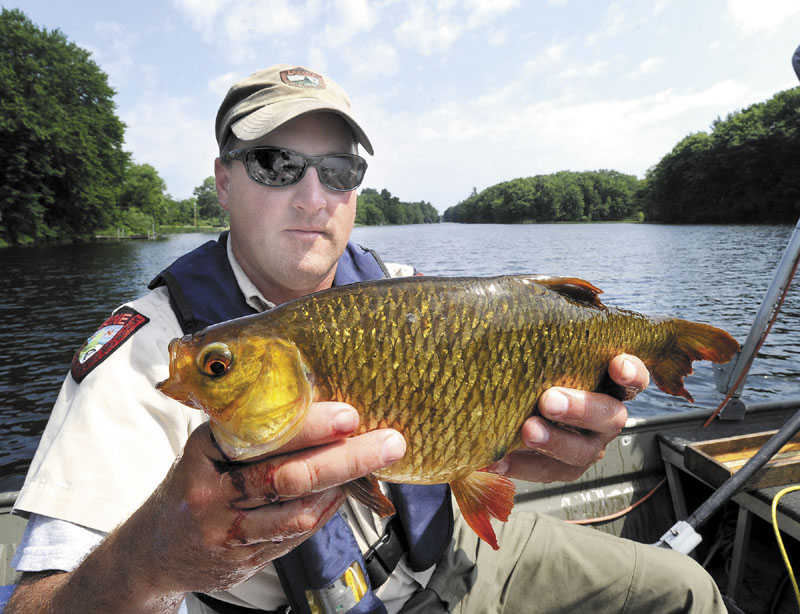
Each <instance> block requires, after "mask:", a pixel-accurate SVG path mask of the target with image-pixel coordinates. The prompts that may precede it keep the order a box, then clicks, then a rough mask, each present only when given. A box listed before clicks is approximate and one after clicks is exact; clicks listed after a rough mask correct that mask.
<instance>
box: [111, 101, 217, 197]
mask: <svg viewBox="0 0 800 614" xmlns="http://www.w3.org/2000/svg"><path fill="white" fill-rule="evenodd" d="M121 119H122V121H124V122H125V123H126V124H127V126H128V128H127V130H126V131H125V145H124V148H125V149H126V150H128V151H133V152H134V154H135V155H134V161H135V162H136V163H138V164H143V163H147V164H150V165H152V166H153V167H155V168H156V169H157V170H158V173H159V175H160V176H161V177H164V178H169V183H168V185H167V189H168V191H169V192H170V194H172V195H173V196H174V197H175V198H187V197H188V196H190V195H191V193H192V191H193V190H194V188H196V187H197V186H198V185H200V184H201V183H202V182H203V180H204V179H205V178H206V177H208V176H209V175H213V174H214V167H213V161H214V158H215V157H216V156H217V155H218V152H217V148H216V142H215V140H214V134H213V125H212V124H210V123H209V121H208V118H207V117H202V118H201V117H198V116H197V114H196V112H195V103H194V100H193V99H192V98H176V97H164V98H148V99H147V101H146V102H142V103H139V104H138V105H136V106H135V107H133V108H132V109H131V110H130V111H128V112H127V113H125V114H124V115H123V116H122V118H121Z"/></svg>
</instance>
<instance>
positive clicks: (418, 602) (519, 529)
mask: <svg viewBox="0 0 800 614" xmlns="http://www.w3.org/2000/svg"><path fill="white" fill-rule="evenodd" d="M493 526H494V528H495V531H496V532H497V537H498V541H499V543H500V550H497V551H494V550H492V548H491V547H490V546H488V545H486V544H485V543H483V542H481V541H480V540H479V539H478V537H477V536H476V535H475V533H474V532H473V531H472V529H470V528H469V527H468V526H467V525H466V523H465V522H464V521H463V519H462V518H461V515H460V514H457V515H456V525H455V532H454V535H453V547H452V548H451V549H450V550H449V552H448V553H447V554H446V555H445V557H444V559H443V560H442V561H441V562H440V563H439V565H438V566H437V568H436V571H435V572H434V574H433V576H432V577H431V580H430V582H429V583H428V588H427V589H426V590H424V591H421V592H419V593H417V594H416V595H415V596H414V597H413V598H412V599H410V600H409V602H408V603H407V604H406V605H405V606H404V607H403V610H402V612H403V613H404V614H415V613H422V612H425V613H431V612H452V613H453V614H493V613H497V614H500V613H503V614H512V613H513V614H516V613H519V614H523V613H524V614H552V613H555V612H564V613H567V612H569V613H570V614H575V613H581V612H587V613H604V612H626V613H629V614H634V613H640V612H642V613H645V614H667V613H673V612H674V613H677V612H694V613H697V614H700V613H702V614H714V613H719V614H724V613H725V612H726V611H727V610H726V608H725V606H724V604H723V602H722V597H721V595H720V593H719V590H718V589H717V586H716V584H714V581H713V580H712V579H711V577H710V576H709V575H708V573H706V571H705V570H704V569H703V568H702V567H700V566H699V565H698V564H697V563H696V562H695V561H694V560H693V559H691V558H689V557H688V556H686V555H683V554H680V553H678V552H674V551H672V550H666V549H663V548H656V547H654V546H650V545H645V544H639V543H636V542H633V541H630V540H626V539H621V538H618V537H613V536H611V535H608V534H606V533H602V532H600V531H597V530H595V529H591V528H587V527H579V526H575V525H570V524H567V523H565V522H562V521H560V520H558V519H556V518H553V517H550V516H547V515H539V514H532V513H527V512H519V513H517V514H514V515H512V517H511V519H510V520H509V522H507V523H502V522H498V523H493Z"/></svg>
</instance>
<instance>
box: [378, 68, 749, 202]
mask: <svg viewBox="0 0 800 614" xmlns="http://www.w3.org/2000/svg"><path fill="white" fill-rule="evenodd" d="M760 99H761V98H760V93H756V92H752V91H750V90H748V89H747V88H746V87H745V86H744V85H741V84H739V83H736V82H733V81H722V82H719V83H716V84H714V85H712V86H711V87H708V88H706V89H703V90H700V91H685V92H679V91H676V90H672V89H669V90H664V91H661V92H657V93H655V94H650V95H647V96H642V97H640V98H632V99H604V100H595V101H584V100H580V99H577V100H573V99H568V98H557V99H549V100H540V101H537V102H534V103H527V104H526V103H525V102H524V100H523V99H522V98H520V97H518V96H514V95H513V91H511V90H506V91H503V92H497V93H496V96H495V97H493V98H491V99H488V98H484V99H478V100H472V101H456V100H450V101H447V102H445V103H442V104H440V105H438V106H437V107H436V108H432V109H430V110H429V111H428V112H425V113H423V114H421V115H419V116H414V115H412V114H410V113H408V112H404V111H403V112H399V113H395V114H388V113H386V112H385V111H381V110H380V109H379V108H378V107H373V109H372V126H373V127H374V129H373V132H374V136H372V138H373V141H374V142H375V143H376V151H378V156H377V157H376V159H375V161H374V164H373V163H371V164H370V173H369V177H368V183H367V185H368V186H378V187H386V188H387V189H389V191H391V192H392V193H393V194H396V195H398V196H400V197H401V198H403V199H404V200H412V201H413V200H428V201H431V202H433V204H434V206H436V207H438V208H439V209H441V210H444V209H445V208H446V207H449V206H451V205H454V204H456V203H457V202H458V201H459V200H461V199H463V198H465V197H466V196H467V195H468V194H469V190H470V189H471V188H472V186H477V187H478V189H483V188H485V187H488V186H489V185H493V184H495V183H498V182H500V181H506V180H509V179H513V178H514V177H524V176H531V175H535V174H543V173H552V172H556V171H558V170H563V169H570V170H576V171H580V170H590V169H598V168H613V169H615V170H619V171H621V172H626V173H631V174H636V175H640V176H641V175H643V174H644V172H645V170H646V169H647V168H648V167H650V166H652V165H653V164H655V163H656V162H658V160H659V159H660V158H661V157H662V156H663V155H665V154H666V153H667V152H668V151H669V150H670V149H671V148H672V147H673V146H674V145H675V143H677V142H678V141H679V140H680V139H681V138H683V137H684V136H686V135H687V134H689V133H691V132H696V131H698V130H705V129H708V125H709V123H710V121H711V120H712V119H713V118H714V117H716V116H718V115H724V114H726V113H728V112H730V111H731V110H733V109H735V108H741V107H742V106H745V105H747V104H750V103H752V102H755V101H756V100H760ZM498 152H500V153H498ZM454 169H458V170H457V171H454ZM412 178H423V180H422V181H416V180H413V179H412Z"/></svg>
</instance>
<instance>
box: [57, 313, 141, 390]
mask: <svg viewBox="0 0 800 614" xmlns="http://www.w3.org/2000/svg"><path fill="white" fill-rule="evenodd" d="M149 321H150V318H148V317H146V316H143V315H142V314H141V313H139V312H138V311H136V310H135V309H131V308H130V307H121V308H120V309H118V310H117V311H116V312H114V315H112V316H111V317H110V318H108V320H106V321H105V322H103V323H102V324H101V325H100V328H99V329H98V331H97V332H96V333H95V334H94V335H92V336H91V337H89V338H88V339H87V340H86V342H85V343H84V344H83V345H82V346H81V348H80V349H79V350H78V351H77V352H76V353H75V356H73V358H72V366H71V367H70V373H72V378H73V379H74V380H75V381H76V382H78V383H81V381H83V378H84V377H86V376H87V375H89V373H91V372H92V370H93V369H94V368H95V367H96V366H97V365H99V364H100V363H101V362H103V361H104V360H105V359H106V358H108V357H109V356H111V354H113V353H114V350H116V349H117V348H118V347H119V346H121V345H122V344H123V343H124V342H125V341H127V340H128V338H129V337H130V336H131V335H133V333H135V332H136V331H137V330H139V329H140V328H141V327H142V326H144V325H145V324H147V323H148V322H149Z"/></svg>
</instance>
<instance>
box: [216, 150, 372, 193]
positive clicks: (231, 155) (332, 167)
mask: <svg viewBox="0 0 800 614" xmlns="http://www.w3.org/2000/svg"><path fill="white" fill-rule="evenodd" d="M231 160H241V161H242V162H243V163H244V167H245V169H246V170H247V176H248V177H250V179H252V180H253V181H255V182H256V183H260V184H262V185H268V186H284V185H292V184H294V183H297V182H298V181H300V180H301V179H302V178H303V175H304V174H305V172H306V169H307V168H308V167H309V166H313V167H314V168H316V169H317V175H318V176H319V180H320V182H321V183H322V185H324V186H325V187H327V188H330V189H331V190H336V191H337V192H349V191H351V190H355V189H356V188H357V187H358V186H360V185H361V181H362V180H363V179H364V173H365V172H366V171H367V161H366V160H365V159H364V158H362V157H361V156H356V155H354V154H330V155H327V156H306V155H304V154H301V153H299V152H296V151H292V150H291V149H286V148H284V147H247V148H244V149H233V150H231V151H229V152H227V153H225V154H223V155H222V161H223V162H226V163H227V162H230V161H231Z"/></svg>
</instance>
